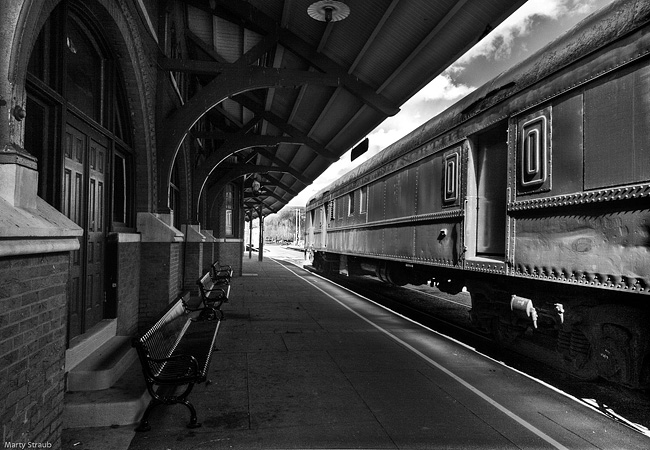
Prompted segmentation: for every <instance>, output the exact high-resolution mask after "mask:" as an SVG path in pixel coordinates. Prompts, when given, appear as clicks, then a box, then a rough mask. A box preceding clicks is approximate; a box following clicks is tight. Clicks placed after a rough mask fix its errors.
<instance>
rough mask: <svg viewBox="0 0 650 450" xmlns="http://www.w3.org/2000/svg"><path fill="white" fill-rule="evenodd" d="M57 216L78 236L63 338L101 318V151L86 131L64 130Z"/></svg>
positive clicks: (103, 166) (97, 137)
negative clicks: (67, 220)
mask: <svg viewBox="0 0 650 450" xmlns="http://www.w3.org/2000/svg"><path fill="white" fill-rule="evenodd" d="M64 146H65V148H64V167H63V189H62V193H63V202H62V205H63V213H64V214H65V215H66V216H67V217H69V218H70V219H72V220H73V221H74V222H75V223H77V224H78V225H79V226H80V227H81V228H83V230H84V234H83V236H82V237H81V238H80V242H79V244H80V245H79V250H77V251H75V252H73V254H72V258H71V262H70V266H71V267H70V281H69V283H70V285H69V316H68V338H69V339H72V338H73V337H75V336H78V335H79V334H82V333H84V332H85V331H87V330H88V329H89V328H90V327H92V326H93V325H95V324H97V323H98V322H99V321H100V320H102V318H103V300H104V249H105V240H106V236H105V217H106V215H105V195H106V194H105V193H106V180H105V177H106V162H107V154H108V151H107V145H106V144H105V142H104V141H103V140H102V138H101V136H100V135H98V134H96V133H93V132H92V130H90V128H89V127H85V126H83V125H80V124H75V125H72V124H68V125H67V126H66V135H65V143H64Z"/></svg>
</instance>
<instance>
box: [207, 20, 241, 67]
mask: <svg viewBox="0 0 650 450" xmlns="http://www.w3.org/2000/svg"><path fill="white" fill-rule="evenodd" d="M243 45H244V43H243V33H242V29H241V27H240V26H239V25H235V24H234V23H230V22H228V21H227V20H223V19H221V18H220V17H215V18H214V48H215V50H216V51H217V53H218V54H219V55H220V56H221V57H222V58H223V59H225V60H226V61H228V62H231V63H232V62H235V61H237V60H238V59H239V57H240V56H241V55H242V49H243Z"/></svg>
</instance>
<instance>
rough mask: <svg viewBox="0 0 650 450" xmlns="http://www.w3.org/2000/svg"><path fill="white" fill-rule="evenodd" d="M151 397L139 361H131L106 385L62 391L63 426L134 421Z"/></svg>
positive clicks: (73, 426) (99, 424)
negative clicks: (90, 388) (91, 388)
mask: <svg viewBox="0 0 650 450" xmlns="http://www.w3.org/2000/svg"><path fill="white" fill-rule="evenodd" d="M149 400H151V397H150V395H149V393H148V392H147V388H146V385H145V383H144V377H143V376H142V369H141V368H140V362H139V361H137V360H136V361H135V362H134V363H133V364H131V365H130V366H129V367H128V368H127V370H126V371H125V372H124V374H123V375H122V376H121V377H120V378H119V379H118V380H117V381H116V382H115V384H113V386H111V387H110V388H109V389H102V390H99V391H76V392H66V393H65V396H64V408H63V426H64V427H65V428H86V427H107V426H111V425H131V424H135V423H137V422H138V421H139V420H140V418H141V417H142V414H144V410H145V409H146V408H147V405H148V404H149Z"/></svg>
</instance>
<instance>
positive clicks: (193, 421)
mask: <svg viewBox="0 0 650 450" xmlns="http://www.w3.org/2000/svg"><path fill="white" fill-rule="evenodd" d="M180 403H182V404H184V405H185V406H187V408H188V409H189V410H190V423H188V424H187V428H198V427H200V426H201V424H200V423H199V421H198V419H197V417H196V409H194V405H192V404H191V403H190V401H189V400H182V401H181V402H180Z"/></svg>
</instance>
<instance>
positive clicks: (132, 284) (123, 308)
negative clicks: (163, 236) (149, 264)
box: [117, 242, 140, 336]
mask: <svg viewBox="0 0 650 450" xmlns="http://www.w3.org/2000/svg"><path fill="white" fill-rule="evenodd" d="M117 251H118V253H117V270H118V273H117V289H118V293H117V311H118V312H117V334H118V335H122V336H127V335H130V334H133V333H135V332H136V331H137V329H138V308H139V301H140V299H139V298H138V294H139V292H140V243H139V242H121V243H119V245H118V247H117Z"/></svg>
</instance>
